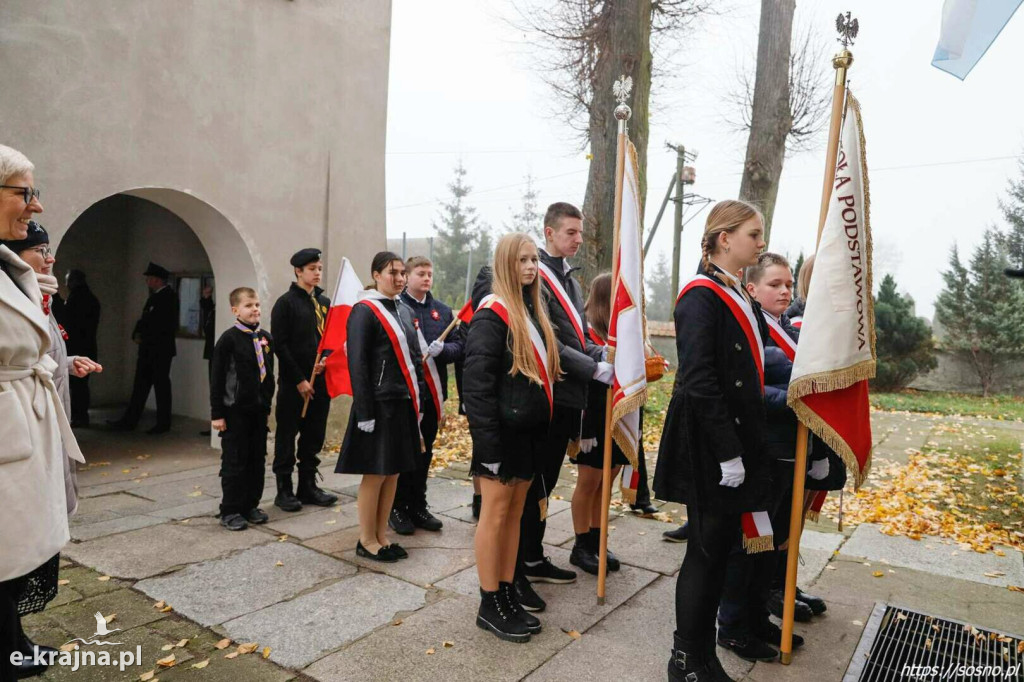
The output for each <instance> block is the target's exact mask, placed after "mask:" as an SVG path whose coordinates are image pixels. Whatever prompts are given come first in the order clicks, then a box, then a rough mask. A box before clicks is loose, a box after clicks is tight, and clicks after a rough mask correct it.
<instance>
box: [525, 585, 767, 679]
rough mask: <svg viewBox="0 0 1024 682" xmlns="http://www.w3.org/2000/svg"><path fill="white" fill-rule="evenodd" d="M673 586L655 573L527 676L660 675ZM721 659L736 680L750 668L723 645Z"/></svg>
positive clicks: (669, 644)
mask: <svg viewBox="0 0 1024 682" xmlns="http://www.w3.org/2000/svg"><path fill="white" fill-rule="evenodd" d="M675 585H676V581H675V579H674V578H669V577H667V576H661V577H659V578H657V580H655V581H654V582H653V583H651V585H650V586H649V587H647V589H645V590H643V591H641V592H639V593H638V594H636V595H635V596H633V597H632V598H631V599H630V600H629V601H627V602H626V603H624V604H623V605H622V606H620V607H619V608H618V609H616V610H615V611H614V612H613V613H611V614H610V615H609V616H608V617H607V618H605V619H604V620H602V621H601V622H599V623H598V624H596V625H595V626H594V627H592V628H591V629H589V630H587V631H586V632H584V633H583V636H582V637H581V638H580V639H579V640H578V641H575V642H573V643H572V644H570V645H569V646H567V647H565V648H564V649H562V650H561V651H559V652H558V654H556V655H555V656H554V657H553V658H552V659H551V660H549V661H547V662H546V663H545V664H544V665H542V666H541V667H539V668H538V669H537V670H535V671H534V672H533V674H531V675H529V676H528V677H526V678H525V679H526V680H527V682H563V681H565V680H579V679H583V680H585V679H588V678H589V679H600V680H636V681H637V682H640V681H643V682H647V681H648V680H651V681H654V680H658V681H661V680H664V679H665V667H666V665H667V664H668V657H669V649H670V648H671V647H672V633H673V632H674V631H675V610H674V608H673V605H674V604H675ZM719 658H721V659H722V664H723V666H724V667H725V669H726V671H727V672H729V673H730V674H731V675H732V676H733V677H735V678H737V679H739V678H740V677H742V676H743V675H744V674H746V673H747V671H748V670H749V669H750V668H751V664H750V663H747V662H745V661H742V660H741V659H739V658H736V657H734V656H732V655H731V654H729V653H728V652H726V651H724V650H722V649H719Z"/></svg>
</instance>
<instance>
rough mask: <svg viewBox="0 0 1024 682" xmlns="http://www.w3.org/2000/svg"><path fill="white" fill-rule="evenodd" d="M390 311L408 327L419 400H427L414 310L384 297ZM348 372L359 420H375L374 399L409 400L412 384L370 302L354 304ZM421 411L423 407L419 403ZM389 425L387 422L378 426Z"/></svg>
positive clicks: (351, 315)
mask: <svg viewBox="0 0 1024 682" xmlns="http://www.w3.org/2000/svg"><path fill="white" fill-rule="evenodd" d="M380 301H381V303H383V304H384V307H385V308H387V309H388V312H390V313H392V314H395V313H396V311H397V314H398V316H399V319H400V320H401V322H402V327H403V328H404V329H405V338H406V339H407V340H408V343H409V352H410V354H411V355H412V360H413V365H414V366H415V368H416V382H417V385H418V386H419V389H420V400H421V401H423V400H428V399H429V398H428V396H429V394H428V393H427V392H426V391H427V387H426V385H425V384H424V381H423V362H422V361H420V360H421V358H422V357H423V351H422V349H421V348H420V342H419V339H418V338H417V335H416V327H415V326H413V321H412V312H411V311H410V310H409V308H407V307H406V306H404V305H402V304H400V303H397V302H396V301H394V300H393V299H389V298H381V299H380ZM346 329H347V334H348V338H347V342H346V343H347V346H346V347H347V351H348V371H349V376H350V377H351V378H352V414H353V415H354V417H355V420H356V422H362V421H369V420H371V419H374V414H375V412H374V409H373V405H374V401H376V400H396V399H409V398H410V396H409V386H408V384H406V382H405V374H404V373H403V372H402V364H401V361H400V360H399V358H398V357H396V356H395V349H394V347H393V346H392V345H391V337H390V336H388V333H387V330H385V329H384V326H383V325H382V324H381V322H380V320H378V319H377V316H376V315H375V314H374V312H373V311H372V310H371V309H370V307H369V306H368V305H365V304H363V303H357V304H356V305H354V306H352V312H351V313H349V316H348V324H347V327H346ZM420 411H421V412H422V411H423V406H422V405H420ZM378 428H387V425H386V424H384V425H378Z"/></svg>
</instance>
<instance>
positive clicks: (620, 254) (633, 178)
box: [608, 140, 647, 468]
mask: <svg viewBox="0 0 1024 682" xmlns="http://www.w3.org/2000/svg"><path fill="white" fill-rule="evenodd" d="M642 221H643V214H642V212H641V210H640V179H639V175H638V173H637V162H636V149H635V148H634V147H633V143H632V142H630V141H628V140H627V141H626V154H625V159H624V160H623V174H622V204H621V214H620V216H619V224H618V229H617V230H616V231H615V244H614V247H615V250H614V253H613V256H612V257H613V258H614V259H615V279H614V281H612V306H611V316H610V317H609V320H608V346H609V351H608V361H609V362H611V363H612V364H614V365H615V382H614V383H613V384H612V437H613V438H614V439H615V442H616V444H618V446H619V448H620V449H621V450H622V452H623V454H625V455H626V458H627V459H628V460H629V462H630V464H631V465H632V466H633V467H634V468H636V467H637V455H638V453H639V452H640V438H641V437H642V436H643V434H641V432H640V408H641V407H643V406H644V404H645V403H646V402H647V364H646V358H647V356H646V353H645V347H646V343H645V342H646V339H647V333H646V332H647V320H646V318H645V316H644V258H643V241H642V237H643V222H642Z"/></svg>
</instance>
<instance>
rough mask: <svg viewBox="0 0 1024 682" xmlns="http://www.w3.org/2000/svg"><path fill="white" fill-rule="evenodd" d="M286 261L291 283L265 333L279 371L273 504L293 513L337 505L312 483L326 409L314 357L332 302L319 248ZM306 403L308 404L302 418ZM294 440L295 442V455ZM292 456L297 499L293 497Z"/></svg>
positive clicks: (324, 390)
mask: <svg viewBox="0 0 1024 682" xmlns="http://www.w3.org/2000/svg"><path fill="white" fill-rule="evenodd" d="M289 262H290V263H291V266H292V268H294V270H295V281H294V282H292V285H291V286H290V287H289V288H288V291H286V292H285V293H283V294H281V296H280V298H278V299H277V302H275V303H274V309H273V310H272V311H271V313H270V331H271V333H272V334H273V335H274V341H275V343H276V349H275V353H276V354H277V359H278V366H279V368H280V373H279V379H278V384H279V386H278V390H277V410H276V412H275V416H276V418H277V434H276V438H275V441H274V466H273V469H274V475H275V476H276V477H277V497H276V498H274V505H275V506H277V507H279V508H280V509H283V510H284V511H298V510H299V509H302V505H303V504H315V505H318V506H321V507H329V506H331V505H333V504H334V503H335V502H337V501H338V497H337V496H336V495H331V494H330V493H327V492H325V491H323V490H321V489H320V488H319V487H318V486H317V484H316V476H317V474H318V473H319V470H318V468H317V467H319V466H320V458H319V457H318V455H319V454H320V450H321V449H322V448H323V446H324V436H325V434H326V432H327V415H328V413H329V412H330V409H331V398H330V396H328V395H327V382H326V381H325V379H324V375H323V369H324V360H323V359H322V358H321V360H320V362H317V358H316V353H317V348H318V347H319V345H320V337H321V336H323V333H324V324H325V323H326V320H327V311H328V309H329V308H330V304H331V302H330V299H328V298H327V297H326V296H324V295H323V289H321V288H320V286H319V284H320V279H321V277H322V276H323V263H322V262H321V260H320V250H319V249H302V250H301V251H299V252H297V253H296V254H295V255H293V256H292V257H291V260H290V261H289ZM314 365H315V367H314ZM307 399H308V401H309V405H308V407H307V408H306V416H305V417H303V416H302V410H303V406H304V404H305V403H306V400H307ZM296 436H298V438H299V442H298V450H297V451H296V447H295V437H296ZM296 457H298V467H299V487H298V489H297V491H296V492H297V495H296V493H293V492H292V469H293V468H295V462H296Z"/></svg>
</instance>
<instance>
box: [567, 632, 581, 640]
mask: <svg viewBox="0 0 1024 682" xmlns="http://www.w3.org/2000/svg"><path fill="white" fill-rule="evenodd" d="M565 634H567V635H569V636H570V637H572V638H573V639H579V638H580V637H582V636H583V635H581V634H580V633H578V632H577V631H575V630H569V632H567V633H565Z"/></svg>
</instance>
